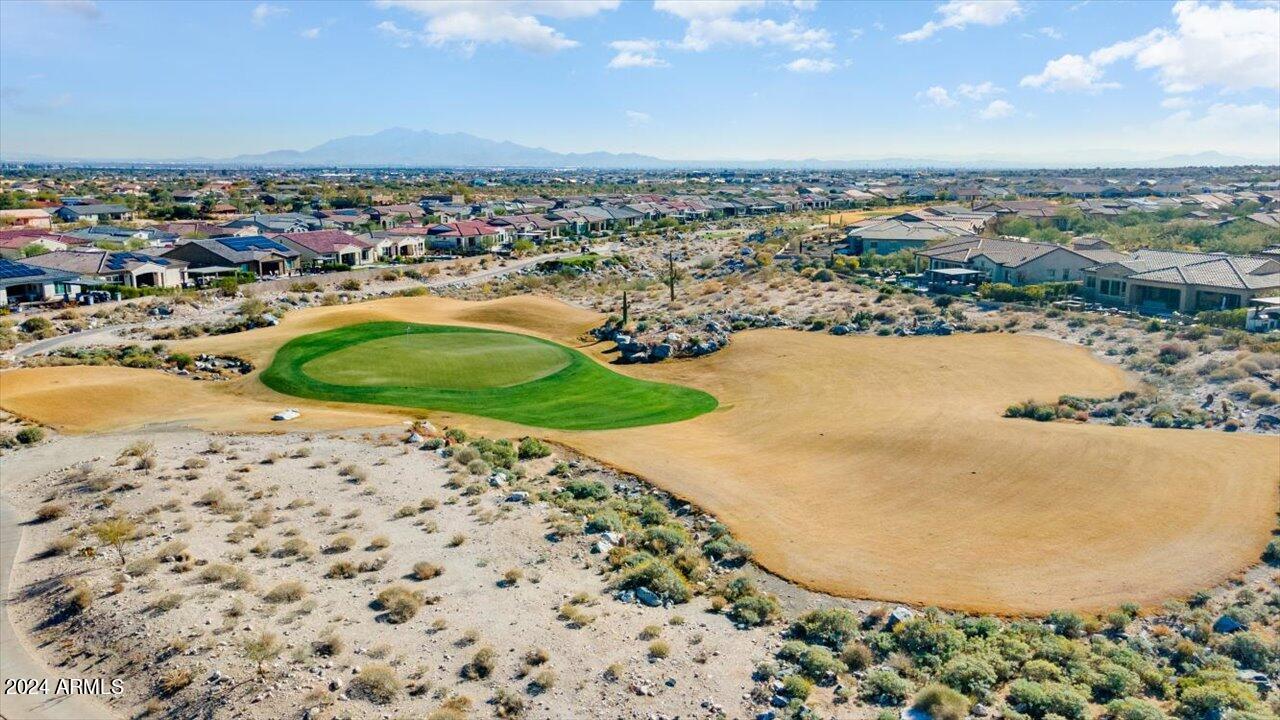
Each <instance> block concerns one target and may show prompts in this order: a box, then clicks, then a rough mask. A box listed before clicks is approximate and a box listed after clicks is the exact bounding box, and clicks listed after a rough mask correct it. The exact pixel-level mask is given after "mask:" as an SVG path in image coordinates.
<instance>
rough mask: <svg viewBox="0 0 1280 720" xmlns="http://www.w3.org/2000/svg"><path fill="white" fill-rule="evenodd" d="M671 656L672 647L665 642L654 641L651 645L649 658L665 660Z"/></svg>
mask: <svg viewBox="0 0 1280 720" xmlns="http://www.w3.org/2000/svg"><path fill="white" fill-rule="evenodd" d="M670 655H671V645H670V644H669V643H667V642H666V641H664V640H654V641H653V642H651V643H649V657H651V658H653V659H654V660H663V659H666V658H667V657H669V656H670Z"/></svg>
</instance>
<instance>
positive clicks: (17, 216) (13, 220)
mask: <svg viewBox="0 0 1280 720" xmlns="http://www.w3.org/2000/svg"><path fill="white" fill-rule="evenodd" d="M0 222H2V223H4V224H5V225H12V226H14V227H25V228H43V229H46V230H47V229H49V228H51V227H53V218H51V217H50V216H49V213H48V212H46V211H45V210H42V209H41V208H29V209H21V208H18V209H8V210H0Z"/></svg>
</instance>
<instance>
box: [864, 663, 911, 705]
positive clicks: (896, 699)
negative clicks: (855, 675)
mask: <svg viewBox="0 0 1280 720" xmlns="http://www.w3.org/2000/svg"><path fill="white" fill-rule="evenodd" d="M910 692H911V683H910V682H907V680H906V679H905V678H903V677H902V676H901V675H899V674H898V673H897V672H896V671H894V670H889V669H885V668H881V669H878V670H872V671H870V672H868V673H867V675H866V677H865V678H863V680H862V685H861V686H859V694H860V695H861V696H862V699H864V700H866V701H867V702H872V703H875V704H877V705H901V704H902V702H903V701H904V700H906V699H907V695H908V694H909V693H910Z"/></svg>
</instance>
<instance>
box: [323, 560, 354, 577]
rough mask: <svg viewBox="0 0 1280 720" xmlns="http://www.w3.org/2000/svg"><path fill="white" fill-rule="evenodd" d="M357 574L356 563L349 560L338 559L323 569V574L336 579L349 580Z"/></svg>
mask: <svg viewBox="0 0 1280 720" xmlns="http://www.w3.org/2000/svg"><path fill="white" fill-rule="evenodd" d="M356 574H357V570H356V564H355V563H353V562H351V561H350V560H339V561H337V562H335V563H332V564H330V565H329V569H328V570H326V571H325V573H324V576H325V577H327V578H334V579H337V580H349V579H351V578H353V577H355V576H356Z"/></svg>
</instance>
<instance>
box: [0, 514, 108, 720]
mask: <svg viewBox="0 0 1280 720" xmlns="http://www.w3.org/2000/svg"><path fill="white" fill-rule="evenodd" d="M22 536H23V527H22V525H21V524H20V520H19V518H18V516H17V513H16V512H15V511H14V509H13V507H12V506H11V505H10V504H9V501H8V500H6V499H5V498H4V497H3V495H0V615H3V617H0V648H3V652H0V681H3V683H4V684H3V687H6V688H7V687H8V681H9V679H10V678H22V679H37V678H44V679H47V680H48V682H49V686H50V690H51V691H52V689H53V683H55V682H56V681H57V679H58V677H59V675H58V674H57V673H55V672H53V671H52V670H50V669H49V666H47V665H45V664H44V663H43V662H41V661H40V660H39V659H37V658H36V657H35V656H34V655H33V654H32V653H31V650H30V648H28V647H27V644H26V643H25V642H23V640H22V639H20V638H19V637H18V634H17V632H15V630H14V627H13V623H12V621H11V620H10V618H9V610H8V604H9V598H10V597H11V593H12V592H13V588H12V587H10V580H11V579H12V577H13V565H14V561H15V559H16V558H17V556H18V553H19V551H20V550H21V548H22ZM117 717H119V716H118V715H116V714H115V713H114V712H112V711H111V710H110V709H109V708H107V707H106V706H105V705H103V704H102V703H100V702H98V701H97V700H95V699H94V698H93V697H91V696H85V695H57V694H52V693H50V694H38V695H8V694H0V719H3V720H113V719H114V718H117Z"/></svg>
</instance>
